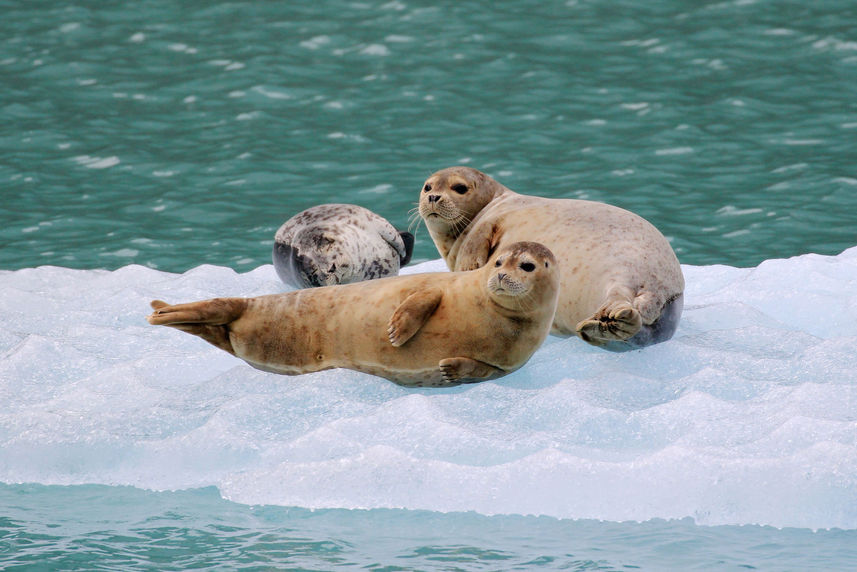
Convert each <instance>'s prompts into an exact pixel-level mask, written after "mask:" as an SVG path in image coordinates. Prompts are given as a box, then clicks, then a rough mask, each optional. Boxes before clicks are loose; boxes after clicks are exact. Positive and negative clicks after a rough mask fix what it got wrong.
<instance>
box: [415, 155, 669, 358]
mask: <svg viewBox="0 0 857 572" xmlns="http://www.w3.org/2000/svg"><path fill="white" fill-rule="evenodd" d="M419 213H420V216H421V217H422V219H423V220H424V221H425V223H426V227H428V231H429V234H430V235H431V237H432V239H433V240H434V243H435V246H437V249H438V251H439V252H440V255H441V256H442V257H443V258H444V260H445V261H446V263H447V266H449V268H450V270H455V271H463V270H472V269H474V268H479V267H480V266H484V265H485V264H486V263H487V264H490V263H491V262H492V261H493V260H494V258H495V257H496V256H497V252H499V251H500V250H501V249H502V247H503V246H504V245H506V244H509V243H510V242H516V241H521V240H530V241H535V242H539V243H542V244H544V245H545V246H547V247H548V248H549V249H551V251H552V252H553V253H554V255H555V256H556V258H557V261H558V262H559V265H560V272H561V273H562V278H561V285H560V297H559V303H558V304H557V312H556V316H555V318H554V322H553V326H552V329H551V333H552V334H554V335H559V336H570V335H574V334H577V335H578V336H580V337H581V338H582V339H583V340H585V341H587V342H589V343H590V344H593V345H597V346H601V347H604V348H606V349H609V350H615V351H624V350H629V349H635V348H639V347H643V346H647V345H650V344H654V343H658V342H662V341H664V340H667V339H669V338H670V337H672V335H673V333H674V332H675V330H676V327H677V326H678V321H679V317H680V316H681V310H682V306H683V292H684V277H683V276H682V272H681V266H680V265H679V262H678V259H677V258H676V256H675V253H674V252H673V250H672V247H670V244H669V242H668V241H667V240H666V238H664V236H663V235H662V234H661V233H660V232H659V231H658V230H657V229H656V228H655V227H654V226H652V225H651V224H650V223H649V222H647V221H646V220H644V219H643V218H641V217H639V216H637V215H635V214H633V213H631V212H628V211H626V210H624V209H621V208H619V207H615V206H612V205H607V204H604V203H598V202H592V201H583V200H575V199H547V198H542V197H537V196H530V195H522V194H518V193H515V192H513V191H511V190H510V189H508V188H506V187H504V186H503V185H501V184H500V183H498V182H497V181H495V180H494V179H492V178H491V177H489V176H488V175H486V174H484V173H482V172H480V171H478V170H476V169H472V168H469V167H450V168H448V169H443V170H441V171H438V172H436V173H434V174H433V175H432V176H430V177H429V178H428V180H426V182H425V183H424V184H423V188H422V191H421V192H420V200H419Z"/></svg>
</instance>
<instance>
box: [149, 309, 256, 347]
mask: <svg viewBox="0 0 857 572" xmlns="http://www.w3.org/2000/svg"><path fill="white" fill-rule="evenodd" d="M151 306H152V309H154V310H155V311H154V312H152V313H151V314H149V315H148V316H146V320H147V321H148V322H149V323H150V324H152V325H155V326H169V327H171V328H175V329H177V330H181V331H183V332H187V333H189V334H193V335H195V336H199V337H200V338H202V339H204V340H205V341H207V342H208V343H210V344H212V345H214V346H217V347H218V348H220V349H222V350H224V351H227V352H229V353H231V354H232V355H235V349H234V348H233V347H232V342H231V341H230V340H229V324H230V323H232V322H234V321H235V320H237V319H238V318H240V317H241V314H243V313H244V310H245V309H246V308H247V300H246V299H245V298H214V299H212V300H203V301H201V302H190V303H188V304H175V305H170V304H167V303H166V302H164V301H162V300H153V301H152V303H151Z"/></svg>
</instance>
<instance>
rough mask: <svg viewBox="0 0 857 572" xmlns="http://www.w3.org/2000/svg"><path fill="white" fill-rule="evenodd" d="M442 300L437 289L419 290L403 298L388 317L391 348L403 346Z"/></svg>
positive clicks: (441, 294)
mask: <svg viewBox="0 0 857 572" xmlns="http://www.w3.org/2000/svg"><path fill="white" fill-rule="evenodd" d="M441 298H443V292H442V291H441V290H440V289H438V288H429V289H426V290H419V291H417V292H414V293H413V294H411V295H410V296H408V297H407V298H405V299H404V300H403V301H402V303H401V304H399V307H398V308H396V310H395V311H394V312H393V315H392V316H390V322H389V327H388V328H387V336H388V337H389V338H390V343H391V344H393V347H399V346H401V345H404V344H405V342H407V341H408V340H410V339H411V338H412V337H414V334H416V333H417V332H418V331H419V329H420V328H422V327H423V324H425V323H426V320H428V319H429V318H430V317H431V315H432V314H433V313H434V311H435V310H436V309H437V307H438V305H439V304H440V300H441Z"/></svg>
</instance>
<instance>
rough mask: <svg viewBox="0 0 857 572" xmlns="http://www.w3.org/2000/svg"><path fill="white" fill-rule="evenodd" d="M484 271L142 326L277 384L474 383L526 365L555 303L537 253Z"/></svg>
mask: <svg viewBox="0 0 857 572" xmlns="http://www.w3.org/2000/svg"><path fill="white" fill-rule="evenodd" d="M493 260H494V262H492V264H491V265H489V266H486V267H484V268H480V269H478V270H474V271H472V272H435V273H424V274H410V275H407V276H392V277H388V278H381V279H379V280H371V281H368V282H357V283H354V284H346V285H342V286H327V287H322V288H311V289H305V290H295V291H292V292H285V293H282V294H273V295H268V296H259V297H256V298H215V299H213V300H205V301H202V302H191V303H189V304H177V305H175V306H171V305H168V304H167V303H165V302H162V301H159V300H155V301H153V302H152V308H154V312H153V313H152V314H150V315H149V316H148V317H147V320H148V321H149V323H150V324H154V325H161V326H170V327H173V328H176V329H179V330H182V331H185V332H188V333H191V334H194V335H196V336H199V337H201V338H202V339H204V340H206V341H207V342H209V343H211V344H214V345H215V346H217V347H218V348H220V349H222V350H225V351H227V352H229V353H231V354H233V355H235V356H237V357H239V358H241V359H243V360H244V361H246V362H247V363H249V364H250V365H252V366H253V367H256V368H258V369H262V370H265V371H271V372H276V373H282V374H286V375H296V374H302V373H309V372H314V371H320V370H324V369H330V368H337V367H343V368H349V369H354V370H357V371H362V372H366V373H370V374H373V375H378V376H381V377H384V378H387V379H389V380H391V381H394V382H396V383H398V384H401V385H410V386H443V385H456V384H459V383H466V382H475V381H482V380H486V379H493V378H497V377H501V376H503V375H506V374H508V373H510V372H512V371H515V370H516V369H518V368H519V367H521V366H522V365H524V363H525V362H526V361H527V360H528V359H529V358H530V356H531V355H532V354H533V352H535V351H536V349H537V348H538V347H539V345H540V344H541V343H542V341H544V339H545V337H547V335H548V332H549V330H550V326H551V320H552V319H553V315H554V312H555V310H556V301H557V296H558V293H559V276H560V274H559V269H558V268H557V264H556V260H555V258H554V256H553V254H551V252H550V251H549V250H548V249H547V248H545V247H544V246H543V245H541V244H536V243H531V242H518V243H514V244H510V245H508V246H505V247H503V248H501V249H499V250H498V251H497V252H496V253H495V256H494V259H493Z"/></svg>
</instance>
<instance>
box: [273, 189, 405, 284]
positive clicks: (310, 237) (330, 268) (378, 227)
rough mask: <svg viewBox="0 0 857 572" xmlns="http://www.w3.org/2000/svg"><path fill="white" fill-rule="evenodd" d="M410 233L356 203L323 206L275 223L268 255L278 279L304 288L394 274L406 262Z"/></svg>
mask: <svg viewBox="0 0 857 572" xmlns="http://www.w3.org/2000/svg"><path fill="white" fill-rule="evenodd" d="M413 250H414V237H413V235H412V234H411V233H409V232H404V231H397V230H396V229H395V228H394V227H393V225H391V224H390V223H389V222H388V221H387V220H386V219H384V218H382V217H380V216H378V215H377V214H375V213H373V212H372V211H370V210H368V209H365V208H363V207H360V206H357V205H343V204H325V205H318V206H315V207H312V208H309V209H307V210H305V211H302V212H300V213H298V214H296V215H295V216H293V217H292V218H290V219H289V220H287V221H286V222H285V223H283V225H282V226H280V228H279V230H277V233H276V234H275V236H274V249H273V252H272V253H271V258H272V260H273V262H274V269H275V270H276V271H277V275H278V276H279V277H280V280H282V281H283V282H285V283H286V284H289V285H291V286H295V287H297V288H305V287H312V286H332V285H335V284H350V283H352V282H360V281H361V280H371V279H374V278H382V277H384V276H395V275H396V274H398V273H399V268H400V267H401V266H404V265H405V264H407V263H408V262H409V261H410V260H411V254H412V253H413Z"/></svg>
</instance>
